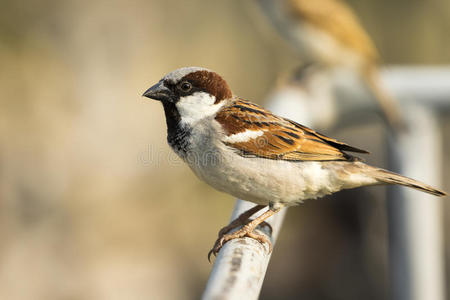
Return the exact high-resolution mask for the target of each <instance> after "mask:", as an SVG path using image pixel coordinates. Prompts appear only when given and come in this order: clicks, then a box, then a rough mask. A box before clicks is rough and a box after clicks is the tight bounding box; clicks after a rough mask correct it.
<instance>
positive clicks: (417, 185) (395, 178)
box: [367, 167, 447, 197]
mask: <svg viewBox="0 0 450 300" xmlns="http://www.w3.org/2000/svg"><path fill="white" fill-rule="evenodd" d="M367 174H368V175H369V176H371V177H372V178H374V179H376V180H378V181H379V183H381V184H400V185H404V186H407V187H410V188H413V189H416V190H419V191H422V192H425V193H429V194H432V195H435V196H439V197H442V196H445V195H447V194H446V193H445V192H443V191H440V190H438V189H435V188H434V187H432V186H429V185H427V184H425V183H422V182H420V181H417V180H414V179H411V178H408V177H405V176H402V175H399V174H396V173H393V172H390V171H387V170H383V169H379V168H375V167H369V169H368V170H367Z"/></svg>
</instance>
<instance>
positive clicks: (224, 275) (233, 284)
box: [202, 200, 286, 300]
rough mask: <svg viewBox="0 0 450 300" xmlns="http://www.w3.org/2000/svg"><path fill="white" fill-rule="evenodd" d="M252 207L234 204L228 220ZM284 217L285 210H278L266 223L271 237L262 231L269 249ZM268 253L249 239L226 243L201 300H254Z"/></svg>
mask: <svg viewBox="0 0 450 300" xmlns="http://www.w3.org/2000/svg"><path fill="white" fill-rule="evenodd" d="M253 206H255V204H253V203H251V202H247V201H243V200H238V201H237V203H236V206H235V208H234V211H233V214H232V216H231V219H232V220H234V219H235V218H237V217H238V216H239V215H240V214H241V213H243V212H244V211H246V210H248V209H249V208H251V207H253ZM285 213H286V210H282V211H280V212H279V213H278V214H276V215H274V216H272V217H270V218H269V219H267V220H266V222H267V223H269V224H270V226H271V228H272V230H273V232H272V233H271V232H270V230H268V228H267V227H266V228H262V229H263V230H262V232H263V233H264V234H266V235H267V237H268V238H269V239H270V240H271V241H272V245H273V246H274V244H275V241H276V238H277V236H278V232H279V231H280V229H281V224H282V222H283V218H284V214H285ZM257 215H258V214H257ZM268 252H269V248H268V246H267V245H266V244H264V245H263V244H261V243H260V242H258V241H256V240H254V239H251V238H242V239H234V240H231V241H229V242H228V243H226V244H225V245H224V246H223V248H222V249H221V250H220V252H219V254H218V256H217V258H216V261H215V263H214V267H213V269H212V271H211V274H210V277H209V280H208V283H207V285H206V290H205V292H204V293H203V296H202V299H204V300H209V299H214V300H218V299H220V300H228V299H249V300H252V299H258V296H259V293H260V291H261V286H262V284H263V281H264V276H265V274H266V269H267V266H268V264H269V260H270V256H271V254H269V253H268Z"/></svg>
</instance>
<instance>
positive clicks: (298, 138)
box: [216, 99, 368, 161]
mask: <svg viewBox="0 0 450 300" xmlns="http://www.w3.org/2000/svg"><path fill="white" fill-rule="evenodd" d="M216 120H217V121H218V122H219V123H220V124H221V125H222V128H223V130H224V133H225V135H226V137H225V138H224V140H223V142H224V143H225V144H227V145H228V146H230V147H232V148H234V149H236V150H238V151H239V152H240V153H242V154H244V155H249V156H258V157H264V158H270V159H284V160H294V161H303V160H316V161H324V160H353V159H355V158H354V157H352V156H351V155H349V154H346V153H344V152H343V151H351V152H359V153H368V152H367V151H365V150H361V149H358V148H354V147H352V146H349V145H347V144H344V143H341V142H339V141H337V140H335V139H331V138H328V137H326V136H324V135H322V134H319V133H317V132H315V131H314V130H312V129H310V128H308V127H305V126H302V125H300V124H298V123H296V122H294V121H291V120H288V119H284V118H281V117H278V116H276V115H274V114H272V113H271V112H269V111H267V110H265V109H263V108H262V107H260V106H258V105H256V104H253V103H250V102H246V101H244V100H241V99H238V100H236V101H234V102H233V103H232V104H231V105H229V106H227V107H225V108H223V109H222V110H221V111H220V112H219V113H218V114H217V116H216Z"/></svg>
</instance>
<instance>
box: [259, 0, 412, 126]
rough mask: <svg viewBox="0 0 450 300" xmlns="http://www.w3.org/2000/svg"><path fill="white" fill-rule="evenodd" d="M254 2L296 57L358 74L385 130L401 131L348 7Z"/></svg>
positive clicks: (323, 1) (337, 0) (305, 0)
mask: <svg viewBox="0 0 450 300" xmlns="http://www.w3.org/2000/svg"><path fill="white" fill-rule="evenodd" d="M257 1H258V3H259V4H260V6H261V7H262V8H263V11H264V12H265V13H266V15H267V16H268V18H269V19H270V20H271V21H272V24H273V25H274V26H275V28H276V29H277V30H278V32H279V33H280V34H281V35H282V36H284V37H285V38H286V40H287V41H288V42H289V44H290V45H291V46H292V47H293V48H294V49H295V50H296V53H298V54H299V55H300V57H302V58H303V59H304V60H305V61H306V62H315V63H319V64H323V65H324V66H328V67H329V68H330V69H336V70H337V69H342V68H344V69H348V70H352V72H354V73H355V74H358V77H360V78H362V79H363V82H364V83H365V85H366V86H367V87H368V88H369V90H370V91H371V93H372V95H373V96H374V97H375V99H376V100H377V101H378V104H379V107H380V109H381V115H382V116H383V117H384V119H385V120H386V121H387V124H388V125H389V127H390V128H391V129H393V130H394V132H395V131H396V130H401V129H404V127H405V125H404V123H403V120H402V115H401V111H400V108H399V105H398V103H397V102H396V101H395V100H394V99H393V97H392V96H391V95H390V93H388V92H387V91H386V90H385V88H384V87H383V86H382V83H381V81H380V75H379V64H380V55H379V53H378V51H377V48H376V47H375V45H374V43H373V41H372V40H371V38H370V36H369V35H368V34H367V32H366V31H365V30H364V29H363V27H362V26H361V24H360V21H359V19H358V17H357V16H356V14H355V12H354V11H353V10H352V9H351V7H350V6H348V5H347V4H346V3H345V2H344V1H341V0H314V1H311V0H257Z"/></svg>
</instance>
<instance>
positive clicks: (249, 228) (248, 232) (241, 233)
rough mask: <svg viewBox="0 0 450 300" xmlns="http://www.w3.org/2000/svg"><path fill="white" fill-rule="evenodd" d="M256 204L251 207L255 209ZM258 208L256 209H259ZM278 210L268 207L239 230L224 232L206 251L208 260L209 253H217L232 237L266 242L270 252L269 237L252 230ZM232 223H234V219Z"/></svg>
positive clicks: (277, 208)
mask: <svg viewBox="0 0 450 300" xmlns="http://www.w3.org/2000/svg"><path fill="white" fill-rule="evenodd" d="M258 206H259V205H257V206H255V207H254V208H252V209H256V207H258ZM260 209H261V208H260ZM260 209H258V210H260ZM278 211H280V208H279V207H276V208H275V207H270V208H269V210H267V211H266V212H264V213H263V214H262V215H260V216H259V217H257V218H256V219H254V220H252V221H250V222H248V223H247V224H245V225H244V226H243V227H242V228H241V229H239V230H237V231H235V232H232V233H229V234H224V235H223V236H222V237H219V238H218V239H217V241H216V242H215V244H214V247H213V248H212V249H211V250H210V251H209V253H208V260H209V261H210V258H211V254H214V256H216V255H217V253H219V250H220V249H221V248H222V246H223V245H224V244H225V243H226V242H228V241H230V240H233V239H237V238H242V237H246V236H247V237H250V238H253V239H255V240H257V241H259V242H260V243H267V244H268V245H269V253H270V252H272V243H271V242H270V241H269V239H268V238H267V237H266V236H265V235H264V234H258V233H255V232H253V230H254V229H255V228H256V227H257V226H258V225H259V224H261V223H262V222H264V220H266V219H267V218H269V217H271V216H273V215H274V214H276V213H277V212H278ZM247 212H248V211H247ZM236 220H237V219H236ZM232 223H234V221H233V222H232ZM230 225H231V224H230Z"/></svg>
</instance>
